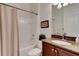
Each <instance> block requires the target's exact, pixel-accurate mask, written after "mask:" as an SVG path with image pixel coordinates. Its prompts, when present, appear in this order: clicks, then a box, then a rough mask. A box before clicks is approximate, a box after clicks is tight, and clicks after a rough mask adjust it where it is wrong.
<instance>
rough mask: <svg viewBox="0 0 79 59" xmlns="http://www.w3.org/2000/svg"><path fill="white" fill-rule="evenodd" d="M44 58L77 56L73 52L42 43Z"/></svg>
mask: <svg viewBox="0 0 79 59" xmlns="http://www.w3.org/2000/svg"><path fill="white" fill-rule="evenodd" d="M42 56H77V54H74V53H72V52H69V51H67V50H64V49H61V48H58V47H56V46H53V45H52V44H49V43H46V42H43V43H42Z"/></svg>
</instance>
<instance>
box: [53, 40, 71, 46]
mask: <svg viewBox="0 0 79 59" xmlns="http://www.w3.org/2000/svg"><path fill="white" fill-rule="evenodd" d="M52 42H53V43H56V44H60V45H71V43H68V42H65V41H60V40H52Z"/></svg>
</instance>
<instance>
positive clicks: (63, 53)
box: [56, 48, 77, 56]
mask: <svg viewBox="0 0 79 59" xmlns="http://www.w3.org/2000/svg"><path fill="white" fill-rule="evenodd" d="M56 49H57V50H58V55H59V56H77V55H76V54H74V53H71V52H69V51H66V50H63V49H60V48H56Z"/></svg>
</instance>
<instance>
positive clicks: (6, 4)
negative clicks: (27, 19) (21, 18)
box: [0, 3, 38, 15]
mask: <svg viewBox="0 0 79 59" xmlns="http://www.w3.org/2000/svg"><path fill="white" fill-rule="evenodd" d="M0 4H2V5H6V6H9V7H12V8H16V9H19V10H22V11H25V12H29V13H32V14H35V15H38V14H37V13H34V12H31V11H28V10H24V9H21V8H18V7H14V6H11V5H8V4H5V3H0Z"/></svg>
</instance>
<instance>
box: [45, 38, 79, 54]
mask: <svg viewBox="0 0 79 59" xmlns="http://www.w3.org/2000/svg"><path fill="white" fill-rule="evenodd" d="M52 40H60V39H58V38H49V39H45V40H43V42H47V43H49V44H52V45H55V46H58V47H60V48H64V49H67V50H70V51H73V52H75V53H77V54H79V44H77V43H75V42H74V41H67V40H64V41H66V42H69V43H71V45H61V44H56V43H53V42H52ZM60 41H61V40H60Z"/></svg>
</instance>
